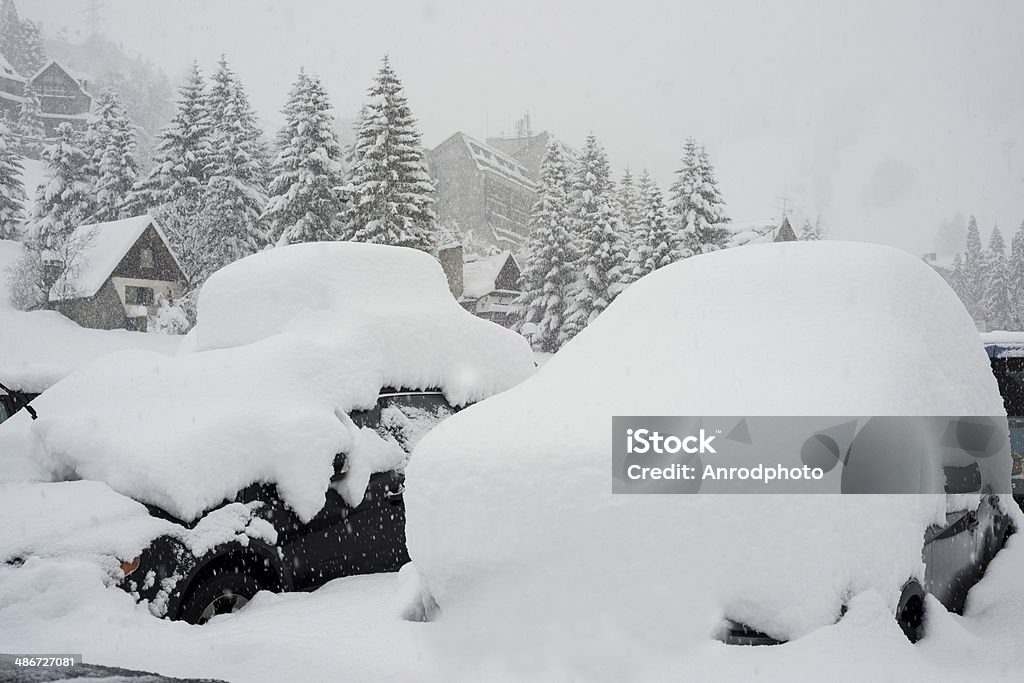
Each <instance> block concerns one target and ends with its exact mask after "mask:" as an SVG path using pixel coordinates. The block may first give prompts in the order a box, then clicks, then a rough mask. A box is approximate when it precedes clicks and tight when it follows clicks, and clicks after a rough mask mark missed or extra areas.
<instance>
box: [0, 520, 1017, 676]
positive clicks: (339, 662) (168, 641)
mask: <svg viewBox="0 0 1024 683" xmlns="http://www.w3.org/2000/svg"><path fill="white" fill-rule="evenodd" d="M1022 567H1024V535H1018V536H1015V537H1012V538H1011V539H1010V542H1009V544H1008V545H1007V547H1006V549H1005V550H1004V551H1003V552H1002V553H1000V555H999V556H997V557H996V559H995V560H994V561H993V563H992V565H991V566H990V567H989V570H988V573H987V574H986V575H985V578H984V579H982V581H981V583H979V584H978V585H977V586H976V587H975V588H974V590H973V591H972V593H971V597H970V601H969V603H968V606H967V610H966V614H965V615H964V616H962V617H960V616H955V615H951V614H949V613H948V612H946V611H945V610H942V609H933V610H931V611H930V612H929V618H928V619H929V621H928V624H927V630H928V633H927V635H926V636H925V638H924V640H922V641H921V642H920V643H918V644H917V645H911V644H910V643H909V642H907V640H906V638H905V637H904V636H903V633H902V632H901V631H900V630H899V628H898V627H897V626H896V624H895V622H894V621H893V619H892V614H891V613H890V612H889V610H888V608H887V606H886V604H885V601H884V599H883V598H882V597H881V596H880V595H878V594H876V593H865V594H862V595H859V596H856V597H855V598H854V599H853V600H852V601H851V603H850V608H849V612H847V614H846V616H845V617H843V619H842V620H841V621H840V622H839V623H838V624H836V625H833V626H827V627H824V628H821V629H819V630H817V631H814V632H813V633H810V634H808V635H807V636H805V637H804V638H801V639H799V640H796V641H794V642H791V643H789V644H786V645H781V646H774V647H758V648H749V647H735V646H727V645H722V644H720V643H717V642H714V641H711V640H708V641H705V642H700V643H695V644H694V643H691V644H689V645H674V644H673V642H672V638H671V634H667V637H666V638H665V639H664V640H659V641H657V642H641V641H636V640H634V641H625V640H623V641H619V642H617V643H615V644H613V645H610V647H611V648H612V650H611V654H612V655H614V656H613V657H608V658H605V659H604V660H603V661H602V667H603V666H606V665H607V663H608V661H614V662H615V663H616V665H615V667H613V668H600V669H599V668H597V667H596V666H595V665H594V664H593V663H592V662H589V661H588V660H587V659H585V658H581V657H579V656H577V655H578V653H576V652H574V651H573V649H572V646H571V644H572V639H571V638H568V637H564V638H562V639H561V643H562V645H561V646H559V637H558V635H557V634H551V637H552V641H553V642H552V652H553V653H555V654H558V655H560V656H559V657H557V658H549V659H546V660H545V659H537V658H533V657H523V658H519V659H515V660H510V659H493V658H487V657H484V656H481V655H479V654H477V653H475V652H474V651H473V649H472V648H471V647H470V645H469V644H467V643H463V642H461V641H459V640H457V639H455V638H453V637H452V634H451V633H450V632H449V631H448V630H446V624H445V622H444V621H443V620H442V621H439V622H436V623H415V622H408V621H403V620H402V619H400V618H399V616H398V615H399V607H398V604H397V600H396V596H398V595H399V592H400V591H399V585H398V577H397V575H395V574H382V575H375V576H364V577H352V578H346V579H339V580H336V581H332V582H331V583H329V584H327V585H326V586H324V587H323V588H321V589H320V590H318V591H316V592H314V593H308V594H307V593H293V594H286V595H274V594H270V593H260V594H259V595H257V597H256V599H255V600H253V601H252V602H251V603H250V604H249V605H248V606H247V607H246V609H245V610H243V611H241V612H239V613H238V614H234V615H226V616H221V617H217V618H215V619H214V621H213V622H212V623H210V624H208V625H207V626H201V627H196V626H189V625H187V624H183V623H180V622H168V621H163V620H159V619H156V618H154V617H152V616H150V615H149V613H148V612H147V611H146V610H145V609H144V608H140V607H138V606H136V605H135V604H134V603H133V602H132V600H131V598H130V597H129V596H128V595H127V594H125V593H124V592H122V591H121V590H119V589H117V588H107V587H104V585H103V583H102V576H101V572H100V571H99V570H98V569H97V567H96V566H95V565H92V564H89V563H80V562H69V561H64V562H58V561H53V560H33V561H31V562H30V563H29V564H27V565H25V566H24V567H21V568H18V569H13V568H10V567H3V566H0V652H75V653H82V654H83V655H84V657H85V660H86V661H88V662H93V663H99V664H107V665H116V666H122V667H128V668H137V669H143V670H146V671H156V672H159V673H162V674H165V675H172V676H182V677H184V676H192V677H213V678H221V679H224V680H228V681H236V682H239V683H242V682H249V681H252V682H253V683H259V682H261V681H267V682H268V683H269V682H274V683H277V682H278V681H282V680H295V681H338V680H344V681H353V682H361V681H367V682H369V681H430V682H433V681H451V680H464V681H480V680H489V681H502V680H534V681H565V680H594V681H618V680H637V681H645V680H649V681H660V680H693V681H712V680H713V681H737V682H740V681H743V682H746V681H752V680H758V681H779V682H786V683H791V682H794V681H820V680H829V681H832V682H841V681H850V682H851V683H863V682H864V681H881V680H918V681H926V680H933V681H944V682H949V683H955V682H959V681H963V682H964V683H977V682H978V681H986V683H988V682H997V681H1006V682H1007V683H1011V682H1016V681H1019V680H1020V646H1021V642H1022V634H1024V581H1021V580H1020V574H1021V568H1022ZM600 599H601V598H600V596H595V600H597V601H600ZM530 628H531V625H530V624H510V625H509V630H510V631H514V630H517V629H522V630H528V629H530ZM592 628H593V630H594V635H595V636H599V635H600V631H601V628H602V625H601V624H600V622H599V621H597V622H595V623H594V624H593V626H592ZM563 635H564V634H563ZM508 636H509V633H508V632H505V631H487V632H483V633H480V634H479V638H481V639H488V640H492V641H497V640H500V639H503V638H507V637H508ZM823 671H827V675H826V676H825V678H824V679H823V673H822V672H823Z"/></svg>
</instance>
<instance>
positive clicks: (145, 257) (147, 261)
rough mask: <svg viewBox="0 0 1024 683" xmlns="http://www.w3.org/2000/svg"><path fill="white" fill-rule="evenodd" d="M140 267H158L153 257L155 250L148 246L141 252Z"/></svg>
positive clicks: (147, 268) (150, 268)
mask: <svg viewBox="0 0 1024 683" xmlns="http://www.w3.org/2000/svg"><path fill="white" fill-rule="evenodd" d="M139 267H140V268H142V269H143V270H153V268H155V267H156V264H155V263H154V258H153V250H152V249H150V248H149V247H146V248H145V249H143V250H142V251H141V252H139Z"/></svg>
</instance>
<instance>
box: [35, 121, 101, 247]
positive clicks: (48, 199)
mask: <svg viewBox="0 0 1024 683" xmlns="http://www.w3.org/2000/svg"><path fill="white" fill-rule="evenodd" d="M43 162H44V165H45V166H44V167H45V174H46V175H45V179H44V181H43V183H42V184H41V185H40V186H39V189H38V190H37V192H36V202H35V211H34V213H33V219H32V224H31V227H32V233H33V237H34V239H35V240H36V241H37V242H38V243H39V245H40V246H41V248H43V249H56V248H58V247H59V246H60V245H61V244H62V243H63V242H65V241H66V240H67V238H68V237H69V236H70V235H71V233H72V232H74V230H75V228H77V227H78V226H80V225H84V224H86V223H88V222H89V218H90V217H91V216H92V215H93V214H94V213H95V211H96V204H95V202H94V200H93V187H94V185H95V182H94V178H92V177H91V176H90V175H89V168H90V164H89V158H88V157H87V156H86V154H85V152H83V151H82V149H81V147H79V145H78V141H77V140H76V137H75V131H74V129H73V128H72V127H71V124H70V123H62V124H60V126H58V127H57V139H56V140H55V141H54V142H53V144H51V145H49V146H47V147H46V148H45V149H44V150H43Z"/></svg>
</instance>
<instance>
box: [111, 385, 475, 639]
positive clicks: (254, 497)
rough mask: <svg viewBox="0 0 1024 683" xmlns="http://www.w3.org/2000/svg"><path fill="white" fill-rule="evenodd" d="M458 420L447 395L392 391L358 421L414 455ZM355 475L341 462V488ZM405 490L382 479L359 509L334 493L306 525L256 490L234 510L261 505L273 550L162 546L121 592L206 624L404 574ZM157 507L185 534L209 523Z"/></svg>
mask: <svg viewBox="0 0 1024 683" xmlns="http://www.w3.org/2000/svg"><path fill="white" fill-rule="evenodd" d="M454 410H455V409H454V408H452V406H450V405H449V404H448V403H447V402H446V401H445V399H444V396H443V394H441V393H440V392H437V391H391V390H387V391H383V392H382V393H381V395H380V397H379V399H378V401H377V404H376V406H375V407H374V408H372V409H370V410H365V411H358V412H353V413H352V414H351V418H352V420H353V422H354V423H355V424H356V425H357V426H359V427H370V428H373V429H375V430H376V431H378V433H380V434H381V436H382V437H384V438H390V439H394V440H395V441H397V442H398V443H399V445H401V446H402V447H403V449H405V450H406V452H409V451H411V448H412V446H413V445H415V441H417V440H418V438H419V436H421V435H422V433H423V432H425V431H426V430H427V429H429V428H430V427H431V426H432V425H433V424H436V423H437V422H439V421H440V420H442V419H444V418H445V417H447V416H448V415H450V414H451V413H453V412H454ZM347 467H348V462H347V459H346V457H345V455H344V454H339V456H338V457H337V458H336V459H335V474H334V477H333V479H332V481H334V482H337V481H341V480H342V479H343V478H344V477H345V476H346V474H347ZM326 483H327V482H325V485H326ZM403 487H404V474H403V473H402V472H401V471H399V470H391V471H387V472H377V473H374V474H372V475H371V477H370V481H369V484H368V485H367V488H366V492H365V494H364V496H363V500H362V502H361V503H360V504H359V505H357V506H355V507H352V506H350V505H348V504H347V503H346V502H345V500H344V498H343V497H342V496H341V495H340V494H339V492H338V491H336V490H335V489H334V488H333V487H329V488H328V489H327V491H326V503H325V504H324V507H323V508H322V509H321V510H320V512H319V513H317V515H316V516H314V517H313V518H312V519H311V520H309V521H308V522H303V521H301V520H300V519H299V518H298V516H297V515H296V514H295V513H294V512H293V511H292V510H291V509H290V508H289V507H288V506H287V505H286V504H285V503H284V501H283V500H282V499H281V497H280V496H279V495H278V492H277V490H276V487H275V486H274V485H273V484H266V483H260V484H254V485H252V486H248V487H246V488H244V489H242V490H240V491H238V492H237V493H236V494H235V496H234V497H233V499H231V500H226V501H224V504H225V505H227V504H229V503H243V504H254V505H253V506H252V507H253V509H254V511H255V515H256V516H258V517H259V518H260V519H262V520H265V521H266V522H269V524H270V525H271V526H272V527H273V529H274V530H275V531H276V540H275V541H274V542H273V543H270V542H268V541H267V540H265V539H261V538H249V537H245V538H244V542H240V541H238V540H236V541H233V542H229V543H223V544H220V545H217V546H216V547H214V548H212V549H209V550H207V551H205V552H203V553H202V554H199V555H197V554H196V553H194V552H193V551H192V550H191V549H190V548H189V547H188V545H187V544H185V543H184V542H182V541H181V540H180V539H179V538H177V537H174V536H170V535H166V536H161V537H159V538H157V539H155V540H154V541H153V542H152V544H151V545H150V546H149V547H148V548H147V549H146V550H145V551H144V552H143V553H142V554H141V555H140V556H139V557H138V558H135V559H133V560H131V561H128V562H125V563H124V564H123V565H122V571H123V572H124V573H125V577H124V579H123V580H122V582H121V586H122V587H123V588H124V589H125V590H127V591H128V592H130V593H131V594H133V595H134V596H136V597H137V599H139V600H145V601H148V603H149V605H150V611H151V612H153V613H154V614H156V615H158V616H166V617H169V618H171V619H182V620H185V621H188V622H191V623H204V622H205V621H207V620H208V619H209V618H210V617H212V616H214V615H216V614H221V613H225V612H231V611H236V610H237V609H239V608H241V607H242V606H244V604H245V603H246V602H248V600H249V599H251V598H252V596H253V595H254V594H255V593H256V592H257V591H258V590H272V591H297V590H298V591H303V590H312V589H315V588H317V587H319V586H321V585H323V584H324V583H326V582H328V581H330V580H332V579H336V578H339V577H342V576H349V575H354V574H367V573H372V572H388V571H396V570H398V569H399V568H400V567H401V566H402V565H403V564H405V563H406V562H408V561H409V555H408V552H407V550H406V543H405V503H404V500H403V497H402V493H403ZM147 507H148V508H149V510H150V513H151V514H153V515H154V516H157V517H162V518H164V519H168V520H170V521H173V522H175V523H177V524H180V525H182V526H190V527H194V526H195V525H196V524H197V523H199V521H201V518H200V520H196V521H195V522H194V523H192V524H190V525H185V524H184V523H183V522H181V521H180V520H177V519H174V518H173V517H172V516H171V515H169V514H167V513H166V512H164V511H163V510H160V509H158V508H154V507H152V506H147ZM209 512H210V511H208V513H207V514H209Z"/></svg>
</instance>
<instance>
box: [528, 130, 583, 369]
mask: <svg viewBox="0 0 1024 683" xmlns="http://www.w3.org/2000/svg"><path fill="white" fill-rule="evenodd" d="M568 181H569V169H568V167H567V165H566V160H565V157H564V156H563V154H562V147H561V145H559V144H558V143H557V142H554V141H552V142H551V143H549V144H548V148H547V151H546V152H545V154H544V159H543V161H542V162H541V166H540V187H539V189H538V191H537V201H536V202H535V203H534V205H533V209H532V211H531V213H530V237H529V239H528V240H527V243H526V254H527V255H526V266H525V268H524V269H523V291H522V293H521V294H520V295H519V297H518V299H516V303H515V305H516V311H517V313H518V315H519V316H520V318H519V322H518V324H517V329H520V330H521V329H522V326H523V324H525V323H532V324H534V325H535V326H536V330H535V333H534V335H533V337H532V340H531V341H532V344H533V348H534V349H536V350H538V351H548V352H554V351H557V350H558V348H559V346H561V343H562V339H561V329H562V324H563V322H564V320H565V315H566V309H567V306H568V304H569V300H570V296H571V294H572V288H573V285H574V282H575V280H576V271H575V269H574V268H573V262H574V261H575V255H574V254H573V249H572V238H571V236H570V234H569V230H568V228H567V226H566V216H567V208H568V206H567V200H568Z"/></svg>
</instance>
